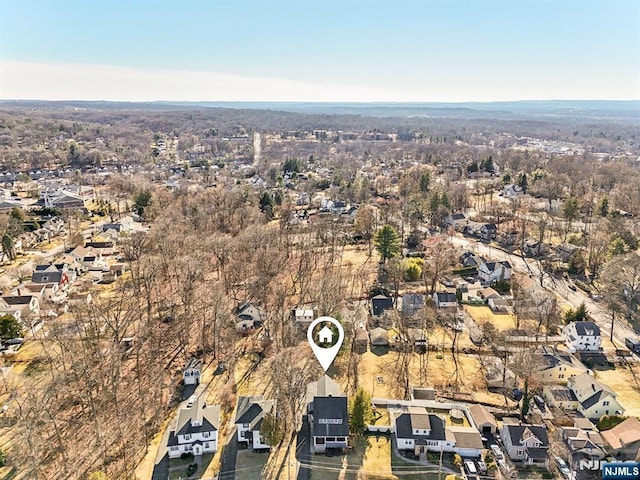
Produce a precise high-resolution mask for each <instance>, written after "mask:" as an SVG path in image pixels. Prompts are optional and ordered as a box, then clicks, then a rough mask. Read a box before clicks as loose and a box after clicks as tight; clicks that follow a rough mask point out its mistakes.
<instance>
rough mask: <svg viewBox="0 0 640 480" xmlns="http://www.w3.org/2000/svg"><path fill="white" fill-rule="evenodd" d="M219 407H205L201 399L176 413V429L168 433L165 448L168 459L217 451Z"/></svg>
mask: <svg viewBox="0 0 640 480" xmlns="http://www.w3.org/2000/svg"><path fill="white" fill-rule="evenodd" d="M219 427H220V407H219V406H218V405H210V406H207V405H206V403H204V401H203V399H202V397H198V399H197V400H196V401H195V402H194V403H193V405H191V406H190V407H188V408H181V409H180V411H179V412H178V419H177V421H176V427H175V429H174V430H173V431H171V432H170V433H169V440H168V442H167V448H168V453H169V458H178V457H180V455H182V454H183V453H191V454H193V455H196V456H198V455H202V454H203V453H214V452H216V451H217V450H218V429H219Z"/></svg>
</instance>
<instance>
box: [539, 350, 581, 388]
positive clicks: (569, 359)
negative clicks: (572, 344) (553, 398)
mask: <svg viewBox="0 0 640 480" xmlns="http://www.w3.org/2000/svg"><path fill="white" fill-rule="evenodd" d="M536 364H537V365H539V368H538V375H539V376H540V381H541V382H542V383H544V384H558V385H566V384H567V380H568V379H569V378H571V377H575V376H576V375H582V374H583V373H589V374H590V373H591V370H589V369H588V368H587V367H586V366H585V365H584V364H583V363H582V362H580V361H579V360H578V359H577V358H576V357H575V356H574V355H572V354H571V353H569V352H564V351H561V350H558V349H556V348H552V347H547V346H543V347H541V349H540V351H539V353H538V355H537V360H536Z"/></svg>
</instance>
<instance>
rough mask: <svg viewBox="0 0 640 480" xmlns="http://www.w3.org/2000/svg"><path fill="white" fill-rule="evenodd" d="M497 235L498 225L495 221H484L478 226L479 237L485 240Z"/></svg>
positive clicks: (494, 237) (492, 238)
mask: <svg viewBox="0 0 640 480" xmlns="http://www.w3.org/2000/svg"><path fill="white" fill-rule="evenodd" d="M497 236H498V227H497V226H496V224H495V223H485V224H484V225H482V226H481V227H480V238H482V239H483V240H486V241H489V242H490V241H491V240H495V239H496V237H497Z"/></svg>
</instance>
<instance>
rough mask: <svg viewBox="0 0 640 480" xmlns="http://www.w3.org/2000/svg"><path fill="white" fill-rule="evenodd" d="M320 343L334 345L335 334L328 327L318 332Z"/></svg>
mask: <svg viewBox="0 0 640 480" xmlns="http://www.w3.org/2000/svg"><path fill="white" fill-rule="evenodd" d="M318 339H319V342H320V343H333V332H332V331H331V329H330V328H329V327H327V326H326V325H325V326H324V327H322V329H321V330H320V331H319V332H318Z"/></svg>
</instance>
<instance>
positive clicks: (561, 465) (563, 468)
mask: <svg viewBox="0 0 640 480" xmlns="http://www.w3.org/2000/svg"><path fill="white" fill-rule="evenodd" d="M554 460H555V462H556V465H557V466H558V470H560V473H561V474H562V475H564V477H565V478H571V470H569V467H568V465H567V462H565V461H564V460H563V459H561V458H560V457H555V458H554Z"/></svg>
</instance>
